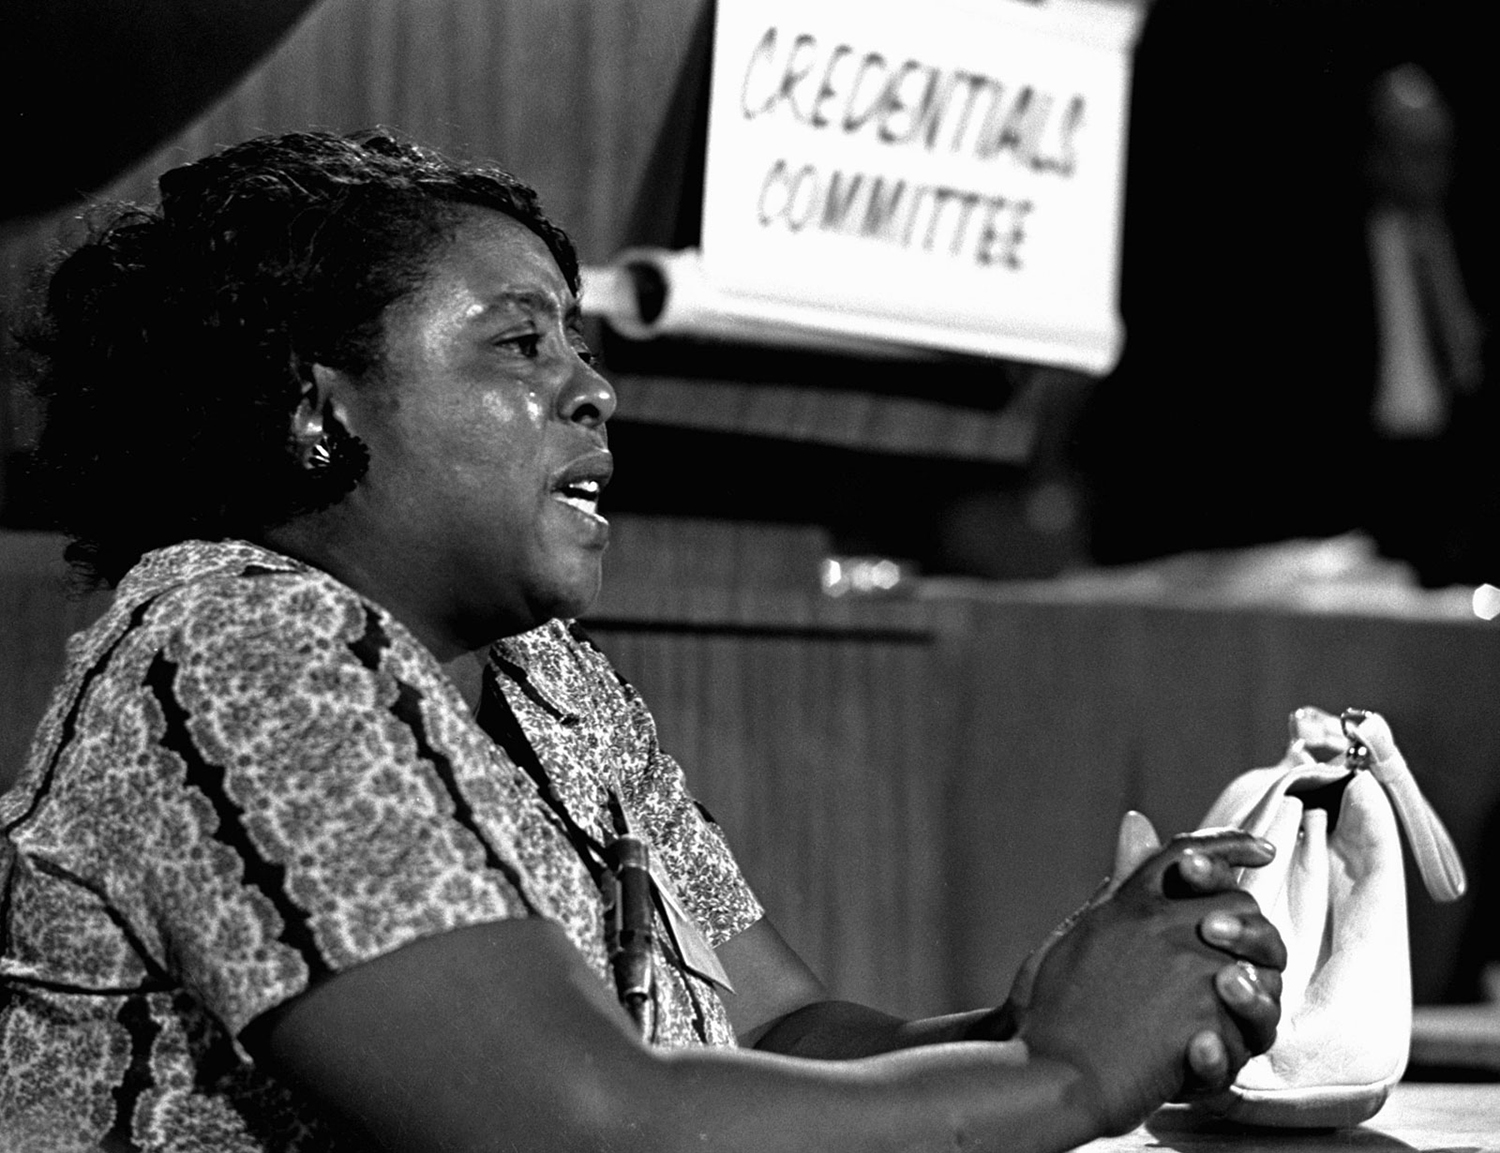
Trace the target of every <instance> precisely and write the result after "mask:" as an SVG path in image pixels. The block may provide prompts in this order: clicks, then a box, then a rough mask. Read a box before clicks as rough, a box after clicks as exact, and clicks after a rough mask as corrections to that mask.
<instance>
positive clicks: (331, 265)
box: [0, 134, 1284, 1153]
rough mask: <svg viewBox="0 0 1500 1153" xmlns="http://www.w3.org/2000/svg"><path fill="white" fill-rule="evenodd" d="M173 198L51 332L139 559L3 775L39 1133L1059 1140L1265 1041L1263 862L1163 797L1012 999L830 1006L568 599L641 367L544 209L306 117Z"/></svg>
mask: <svg viewBox="0 0 1500 1153" xmlns="http://www.w3.org/2000/svg"><path fill="white" fill-rule="evenodd" d="M161 193H162V202H161V206H160V208H159V209H158V210H156V211H154V212H151V213H131V214H127V215H125V216H123V217H122V218H121V219H119V220H118V221H116V222H115V223H113V224H112V225H111V226H110V227H109V228H108V229H106V230H105V231H103V232H102V233H100V234H99V235H97V236H96V237H95V238H94V239H93V240H91V241H90V242H89V243H88V244H86V245H85V246H84V247H82V248H81V249H80V250H79V251H78V252H76V253H75V254H73V255H72V256H71V257H70V258H69V259H68V260H67V261H66V262H65V263H63V264H62V265H61V266H60V268H59V271H58V272H57V273H56V275H55V277H54V279H53V281H52V286H51V290H50V296H49V300H48V309H47V324H46V327H45V328H44V330H43V332H42V335H41V337H40V338H39V339H38V340H37V342H36V343H37V346H38V349H39V351H40V352H41V354H42V357H43V361H44V369H45V371H44V375H43V377H42V380H41V392H42V395H43V396H44V397H46V399H47V402H48V414H47V423H46V428H45V432H44V435H43V440H42V443H41V446H40V450H39V456H40V461H41V465H40V467H41V468H42V470H43V475H44V478H45V480H46V487H47V489H48V491H49V492H50V493H51V494H52V496H53V499H54V501H55V504H56V510H57V516H58V521H59V523H60V524H61V525H63V526H64V527H65V528H66V529H67V530H68V531H69V532H70V533H71V534H72V535H73V537H74V539H75V543H74V545H73V546H71V548H70V558H71V559H72V560H73V561H74V562H75V563H76V564H79V565H80V566H82V567H83V568H84V569H85V571H87V572H89V573H91V574H93V575H94V576H96V577H97V578H99V579H102V580H104V581H106V582H108V583H111V584H113V583H118V589H117V593H116V599H115V602H114V606H113V608H112V609H111V611H110V612H109V613H108V614H106V616H105V617H104V618H103V619H102V620H101V621H100V622H99V624H98V625H96V626H95V627H94V628H93V629H91V630H90V631H89V632H88V633H86V634H84V635H82V636H81V637H80V638H78V639H76V640H75V643H74V645H73V646H72V648H71V650H70V664H69V668H68V671H67V674H66V676H65V678H64V683H63V684H62V686H61V687H60V688H59V690H58V693H57V695H56V697H55V698H54V701H53V704H52V707H51V710H50V712H49V713H48V716H47V718H46V720H45V721H44V722H43V725H42V726H41V729H40V731H39V733H38V737H37V741H36V743H35V746H34V749H33V754H32V757H31V760H30V763H29V765H28V768H27V771H26V772H25V774H24V775H23V778H22V779H21V781H20V782H19V783H18V785H17V787H16V788H15V789H14V790H13V791H12V792H11V793H10V794H8V795H7V796H6V797H5V798H4V799H3V800H0V828H3V829H4V830H5V837H6V839H5V841H4V842H3V852H4V856H3V857H0V869H3V873H0V877H3V886H4V887H3V889H0V1060H3V1066H0V1068H3V1070H4V1072H3V1073H0V1138H3V1140H0V1145H3V1146H4V1147H6V1148H10V1147H11V1144H13V1145H15V1147H17V1148H26V1149H31V1148H38V1149H52V1148H57V1149H92V1148H100V1147H102V1148H107V1149H140V1150H168V1149H214V1150H269V1149H275V1150H282V1149H286V1150H307V1149H319V1150H322V1149H339V1148H371V1147H378V1148H386V1149H437V1148H442V1149H469V1148H475V1149H478V1148H497V1149H498V1148H503V1149H546V1150H558V1149H579V1150H583V1149H605V1148H608V1149H611V1150H630V1149H643V1150H653V1151H656V1153H661V1151H665V1150H672V1149H676V1148H681V1147H693V1148H701V1147H703V1146H705V1145H707V1146H708V1147H712V1148H715V1149H728V1150H732V1149H754V1150H757V1151H759V1153H767V1151H772V1150H783V1149H784V1150H794V1149H795V1150H819V1151H834V1150H840V1149H858V1150H861V1151H869V1150H877V1149H922V1148H951V1147H953V1146H955V1145H957V1144H960V1143H967V1144H970V1145H972V1146H973V1147H974V1148H1005V1149H1061V1148H1066V1147H1068V1146H1070V1145H1073V1144H1077V1143H1079V1142H1082V1141H1085V1140H1087V1139H1089V1138H1091V1137H1093V1136H1095V1135H1097V1134H1099V1133H1103V1132H1108V1131H1113V1130H1120V1129H1123V1128H1126V1127H1129V1126H1130V1125H1132V1124H1134V1123H1135V1122H1136V1121H1138V1120H1139V1119H1140V1118H1141V1117H1142V1116H1143V1115H1144V1114H1145V1113H1146V1112H1148V1111H1149V1110H1150V1109H1152V1108H1154V1107H1155V1106H1157V1105H1159V1104H1160V1103H1161V1102H1162V1101H1164V1100H1167V1099H1168V1098H1170V1097H1172V1096H1173V1095H1175V1094H1178V1093H1180V1092H1183V1091H1187V1090H1196V1091H1208V1090H1212V1089H1213V1088H1215V1087H1217V1086H1220V1085H1222V1084H1223V1083H1224V1082H1225V1080H1226V1079H1227V1078H1228V1077H1229V1076H1230V1075H1231V1074H1232V1073H1233V1071H1234V1070H1235V1069H1237V1068H1238V1067H1239V1065H1240V1064H1242V1063H1243V1062H1244V1060H1246V1059H1247V1057H1248V1056H1249V1055H1250V1054H1251V1053H1252V1052H1258V1051H1261V1050H1263V1049H1264V1048H1266V1047H1267V1046H1268V1045H1269V1044H1270V1041H1271V1038H1272V1036H1273V1035H1274V1030H1275V1025H1276V1019H1277V1014H1278V1011H1279V1008H1278V1003H1277V997H1278V992H1279V985H1280V978H1279V969H1280V968H1281V967H1282V965H1283V964H1284V953H1283V951H1282V948H1281V944H1280V941H1279V939H1278V938H1277V936H1276V933H1275V931H1274V929H1272V928H1271V927H1270V925H1269V923H1268V922H1266V921H1265V920H1264V918H1262V917H1261V916H1260V914H1259V913H1258V911H1257V910H1256V908H1255V906H1254V903H1253V901H1251V900H1250V899H1249V898H1247V897H1245V896H1244V895H1243V894H1239V893H1237V892H1235V891H1233V889H1232V886H1231V884H1230V882H1229V876H1230V874H1231V872H1232V870H1233V869H1234V868H1236V867H1238V866H1244V865H1259V864H1263V863H1265V862H1266V861H1267V860H1268V859H1269V854H1268V850H1267V848H1266V847H1265V846H1264V845H1261V844H1259V843H1257V842H1254V841H1251V840H1250V839H1248V838H1245V837H1242V836H1239V835H1224V836H1221V837H1216V838H1207V839H1200V840H1197V841H1191V842H1188V841H1180V842H1174V843H1173V844H1172V845H1171V846H1169V847H1168V848H1166V849H1160V850H1159V849H1158V848H1157V846H1156V842H1155V837H1154V834H1152V833H1150V831H1149V829H1148V828H1141V827H1139V826H1137V825H1135V824H1131V823H1130V822H1127V825H1126V827H1125V833H1124V835H1122V850H1121V854H1120V856H1119V864H1120V868H1118V869H1117V870H1116V875H1117V877H1119V878H1121V879H1120V880H1119V881H1118V882H1116V883H1114V884H1113V885H1112V887H1111V888H1109V889H1108V890H1107V891H1106V892H1104V893H1102V894H1101V895H1100V897H1099V898H1098V899H1097V900H1096V901H1095V902H1093V903H1092V904H1091V905H1090V907H1089V908H1088V909H1087V910H1085V911H1083V912H1082V913H1081V914H1080V916H1079V917H1078V918H1077V919H1076V920H1075V921H1074V922H1073V923H1071V924H1070V926H1068V927H1067V928H1066V929H1065V930H1062V931H1060V932H1059V933H1058V934H1057V935H1055V937H1054V938H1053V939H1052V940H1051V941H1050V942H1049V943H1048V945H1047V946H1046V947H1045V948H1043V949H1042V950H1039V952H1038V954H1037V955H1036V956H1035V957H1034V958H1033V960H1032V961H1031V962H1029V963H1028V966H1027V968H1026V970H1025V971H1024V973H1023V976H1022V978H1021V979H1020V980H1018V982H1017V987H1016V989H1015V990H1013V991H1012V995H1011V997H1010V999H1009V1000H1008V1001H1007V1002H1006V1004H1005V1005H1004V1006H1003V1007H1001V1008H1000V1009H995V1010H989V1011H978V1012H975V1013H970V1014H962V1015H959V1016H955V1017H949V1018H943V1019H935V1020H929V1021H912V1022H907V1021H899V1020H897V1019H895V1018H892V1017H889V1016H887V1015H885V1014H881V1013H878V1012H876V1011H874V1010H870V1009H866V1008H862V1007H860V1006H855V1005H849V1004H844V1003H839V1002H834V1001H830V1000H829V999H828V997H827V994H826V992H825V990H824V989H823V987H822V985H821V984H820V983H819V981H818V980H817V978H816V977H815V976H814V975H813V974H812V973H811V972H810V971H809V970H808V969H807V967H806V966H805V965H804V964H803V963H802V962H801V960H800V959H799V958H798V957H797V956H796V955H795V953H794V952H793V951H792V950H791V949H790V948H789V947H788V946H787V945H786V944H785V942H784V941H783V940H782V939H781V938H780V936H779V935H778V934H777V933H776V931H775V929H774V927H773V926H772V925H771V923H770V922H769V921H768V920H767V919H766V918H765V916H764V914H763V911H762V910H761V908H760V906H759V905H758V904H757V902H756V900H755V897H754V895H753V894H752V892H751V891H750V889H749V887H748V886H747V885H746V883H745V881H744V879H743V877H742V876H741V875H740V873H739V870H738V869H737V867H736V866H735V863H734V860H733V857H732V856H731V855H730V853H729V851H728V849H727V847H726V845H725V843H724V840H723V838H722V836H721V834H720V833H719V831H718V830H717V828H716V827H715V826H714V825H712V824H711V823H710V822H709V821H708V820H707V819H706V817H705V816H704V815H703V814H702V813H701V811H700V810H699V809H698V808H697V807H696V806H695V805H694V804H693V802H692V800H691V797H690V796H689V794H688V792H687V791H686V789H685V787H684V785H683V783H682V779H681V775H680V772H679V771H678V769H677V766H676V765H675V764H674V763H673V762H672V761H671V760H670V758H668V757H666V756H665V755H664V754H662V753H661V751H660V750H659V749H658V748H657V745H656V738H655V731H654V728H653V725H652V721H651V717H650V714H649V713H648V712H647V711H646V709H645V707H644V705H643V704H642V703H641V701H640V699H639V698H638V697H637V696H636V695H635V693H634V692H633V691H632V690H631V689H630V688H629V687H628V686H627V685H625V684H624V683H623V682H622V681H621V680H620V679H619V678H618V677H617V676H616V675H615V674H614V673H613V671H612V670H611V668H610V667H609V664H608V662H607V661H606V660H605V659H604V657H603V656H602V654H600V653H599V652H598V651H597V650H596V649H594V648H593V647H592V646H591V645H590V644H589V642H588V641H587V639H586V638H585V637H583V636H582V635H581V634H580V633H578V632H577V631H576V629H574V628H573V627H571V626H570V625H569V624H567V623H565V622H567V621H569V620H570V619H571V618H572V617H573V616H575V615H576V614H578V613H580V612H581V611H583V610H584V609H585V608H586V607H587V606H588V604H589V603H590V601H591V600H592V598H593V597H594V595H595V593H596V592H597V589H598V585H599V579H600V560H601V556H602V553H603V551H604V548H605V545H606V543H607V538H608V525H607V523H606V522H605V521H604V520H603V519H602V518H601V517H600V516H599V513H598V507H597V505H598V498H599V494H600V492H601V490H602V489H603V487H604V486H605V485H606V484H607V483H608V480H609V476H610V470H611V465H612V462H611V457H610V455H609V452H608V449H607V442H606V437H605V423H606V421H607V420H608V419H609V417H610V415H611V414H612V413H613V411H614V407H615V396H614V393H613V391H612V390H611V388H610V386H609V384H608V383H607V382H606V381H605V380H604V379H603V378H602V377H601V376H599V375H598V373H596V372H595V371H594V368H593V366H592V357H591V356H590V354H589V353H588V350H587V347H586V346H585V344H584V342H583V338H582V335H581V329H580V317H579V307H578V291H579V283H578V265H577V259H576V256H575V254H574V251H573V249H572V246H571V244H570V243H569V241H568V239H567V238H566V236H564V235H563V234H562V233H561V232H560V231H559V230H558V229H556V228H555V227H554V226H553V225H551V224H550V223H549V222H548V221H547V220H546V218H545V217H544V216H543V215H542V214H541V212H540V210H539V208H538V206H537V203H536V198H535V196H534V195H533V194H532V192H531V191H530V190H529V189H527V188H526V187H525V186H524V185H521V184H519V183H518V182H516V181H515V180H513V179H512V178H510V177H509V176H506V175H505V174H503V173H500V172H498V171H496V170H494V169H491V168H486V167H478V166H460V165H455V164H453V163H451V162H448V161H445V160H443V159H441V158H438V157H436V156H433V155H431V154H429V153H426V152H423V151H421V150H418V149H416V148H413V147H409V146H406V145H402V144H398V143H396V142H394V141H392V140H390V139H388V138H385V137H382V136H375V137H370V138H365V139H348V140H345V139H339V138H336V137H332V136H327V135H317V134H306V135H292V136H287V137H280V138H267V139H261V140H255V141H251V142H249V143H247V144H244V145H240V146H237V147H235V148H231V149H228V150H226V151H224V152H222V153H220V154H219V155H217V156H214V157H211V158H209V159H207V160H204V161H202V162H199V163H197V164H193V165H189V166H187V167H185V168H181V169H177V170H175V171H173V172H169V173H167V174H166V175H165V176H164V177H163V178H162V180H161ZM1137 866H1138V867H1137ZM648 869H649V879H648V877H647V870H648ZM1179 877H1180V878H1181V879H1182V880H1184V881H1186V882H1187V884H1186V886H1184V887H1183V892H1182V895H1180V896H1176V897H1173V898H1171V899H1169V898H1168V897H1167V895H1166V889H1167V888H1168V886H1169V883H1170V882H1171V881H1172V879H1173V878H1179ZM642 882H644V888H643V887H642ZM639 891H646V892H648V894H649V898H648V901H649V903H648V904H647V905H646V909H647V913H646V918H645V919H644V920H639V919H638V920H635V921H631V920H629V919H628V917H629V916H630V913H631V909H636V910H637V911H638V910H639V905H635V904H632V902H633V897H632V894H633V893H637V892H639ZM653 905H654V907H655V908H656V909H657V913H656V915H655V916H654V917H653V916H652V915H651V914H650V912H649V910H650V908H651V907H652V906H653ZM632 946H643V947H642V948H633V947H632ZM617 970H618V972H617ZM621 976H623V978H624V980H623V981H621V980H619V977H621ZM617 986H619V987H617ZM620 994H623V1000H624V1002H625V1005H624V1007H622V997H621V995H620ZM627 1009H628V1011H627ZM643 1032H644V1036H643V1035H642V1033H643ZM957 1041H964V1042H969V1043H965V1044H944V1042H957ZM810 1058H845V1059H846V1060H842V1061H837V1062H834V1061H829V1060H813V1059H810ZM6 1142H10V1143H11V1144H6Z"/></svg>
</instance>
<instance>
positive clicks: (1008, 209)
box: [702, 0, 1142, 372]
mask: <svg viewBox="0 0 1500 1153" xmlns="http://www.w3.org/2000/svg"><path fill="white" fill-rule="evenodd" d="M1141 17H1142V8H1141V7H1140V6H1138V5H1136V4H1132V3H1129V2H1125V0H1041V2H1036V3H1028V2H1025V0H983V2H977V0H921V2H920V3H916V4H913V3H911V2H910V0H900V2H890V0H719V4H718V15H717V25H716V36H715V45H714V61H713V89H712V101H711V105H710V120H709V140H708V166H707V172H706V178H705V195H704V210H703V236H702V260H703V270H704V274H705V276H706V277H707V278H708V279H709V281H710V282H711V283H712V285H713V287H714V288H715V290H716V291H718V292H720V293H722V294H723V295H724V297H725V298H726V299H727V300H731V301H735V302H738V305H737V306H738V307H740V308H742V309H743V310H744V311H746V312H748V313H751V314H754V315H759V316H762V317H764V318H766V319H768V320H770V321H773V322H774V321H776V320H777V319H782V320H785V321H787V322H789V323H794V324H796V323H801V324H808V323H816V324H817V325H818V326H822V327H827V328H829V329H832V330H837V331H841V332H844V333H846V334H848V335H853V336H867V337H873V338H876V339H884V340H898V341H903V342H909V343H915V344H925V345H930V346H934V347H938V348H948V349H956V350H962V351H969V352H977V353H982V354H990V355H997V356H1003V357H1007V358H1012V359H1019V360H1027V361H1035V362H1039V363H1052V364H1061V365H1068V366H1072V367H1077V368H1082V369H1085V370H1089V371H1094V372H1103V371H1107V370H1108V369H1109V368H1110V367H1111V366H1112V365H1113V364H1114V362H1115V360H1116V359H1117V357H1118V355H1119V348H1120V344H1121V339H1122V334H1121V325H1120V321H1119V316H1118V311H1117V305H1116V298H1117V285H1118V265H1119V236H1120V210H1121V203H1120V202H1121V193H1122V175H1123V168H1124V153H1125V148H1124V145H1125V127H1126V113H1127V107H1126V105H1127V96H1128V90H1129V80H1130V62H1131V51H1132V48H1133V45H1134V41H1135V36H1136V34H1137V32H1138V29H1139V24H1140V20H1141ZM814 317H815V318H816V320H815V321H814V320H811V319H810V318H814Z"/></svg>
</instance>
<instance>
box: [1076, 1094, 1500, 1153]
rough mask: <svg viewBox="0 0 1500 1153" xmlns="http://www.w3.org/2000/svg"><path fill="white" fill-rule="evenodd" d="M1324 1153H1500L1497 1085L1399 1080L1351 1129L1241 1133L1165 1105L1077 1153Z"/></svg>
mask: <svg viewBox="0 0 1500 1153" xmlns="http://www.w3.org/2000/svg"><path fill="white" fill-rule="evenodd" d="M1162 1149H1175V1150H1180V1151H1182V1153H1220V1151H1222V1153H1230V1151H1233V1153H1331V1151H1333V1150H1343V1149H1370V1150H1388V1151H1390V1153H1399V1151H1400V1150H1417V1151H1419V1153H1500V1083H1496V1082H1487V1083H1483V1084H1436V1083H1432V1084H1425V1083H1418V1082H1403V1083H1402V1084H1399V1085H1397V1086H1396V1088H1395V1089H1394V1090H1393V1091H1392V1093H1391V1096H1390V1099H1389V1100H1388V1101H1386V1103H1385V1107H1384V1108H1383V1109H1381V1111H1380V1112H1379V1113H1377V1114H1375V1116H1374V1117H1372V1118H1370V1120H1368V1121H1366V1122H1365V1123H1364V1124H1363V1125H1358V1126H1355V1127H1354V1128H1352V1129H1336V1130H1322V1131H1308V1130H1292V1129H1247V1128H1245V1127H1243V1126H1231V1125H1226V1124H1224V1123H1222V1122H1215V1121H1210V1120H1206V1119H1203V1118H1200V1117H1198V1116H1197V1115H1195V1114H1190V1113H1187V1112H1185V1111H1183V1110H1180V1109H1177V1108H1174V1107H1168V1108H1166V1109H1163V1110H1161V1111H1160V1112H1158V1113H1157V1114H1156V1115H1155V1116H1153V1117H1152V1118H1151V1119H1150V1120H1148V1121H1147V1122H1146V1124H1145V1125H1143V1126H1141V1127H1140V1128H1139V1129H1136V1130H1135V1131H1134V1132H1131V1133H1127V1134H1125V1135H1124V1136H1123V1137H1106V1138H1103V1139H1101V1140H1098V1141H1092V1142H1090V1143H1089V1144H1087V1145H1085V1146H1083V1153H1141V1151H1143V1150H1162Z"/></svg>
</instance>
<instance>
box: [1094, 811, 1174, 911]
mask: <svg viewBox="0 0 1500 1153" xmlns="http://www.w3.org/2000/svg"><path fill="white" fill-rule="evenodd" d="M1160 848H1161V838H1160V837H1159V836H1157V835H1156V827H1155V826H1154V825H1152V824H1151V822H1150V820H1148V819H1147V818H1146V816H1145V814H1144V813H1138V812H1136V811H1135V810H1134V809H1131V810H1130V811H1129V812H1128V813H1126V814H1125V816H1124V817H1122V818H1121V819H1120V835H1119V837H1118V839H1117V840H1116V842H1115V864H1114V868H1113V869H1111V870H1110V873H1109V883H1108V884H1107V885H1106V886H1105V888H1104V895H1105V896H1108V895H1109V894H1110V893H1113V892H1114V891H1115V890H1116V889H1118V888H1119V887H1120V886H1121V885H1123V884H1124V883H1125V881H1126V879H1127V878H1128V877H1129V876H1130V875H1131V874H1132V873H1134V872H1135V871H1136V869H1138V868H1140V867H1141V865H1142V864H1144V863H1145V862H1146V861H1147V860H1149V859H1150V858H1151V855H1152V854H1153V853H1155V852H1156V851H1157V850H1158V849H1160Z"/></svg>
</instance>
